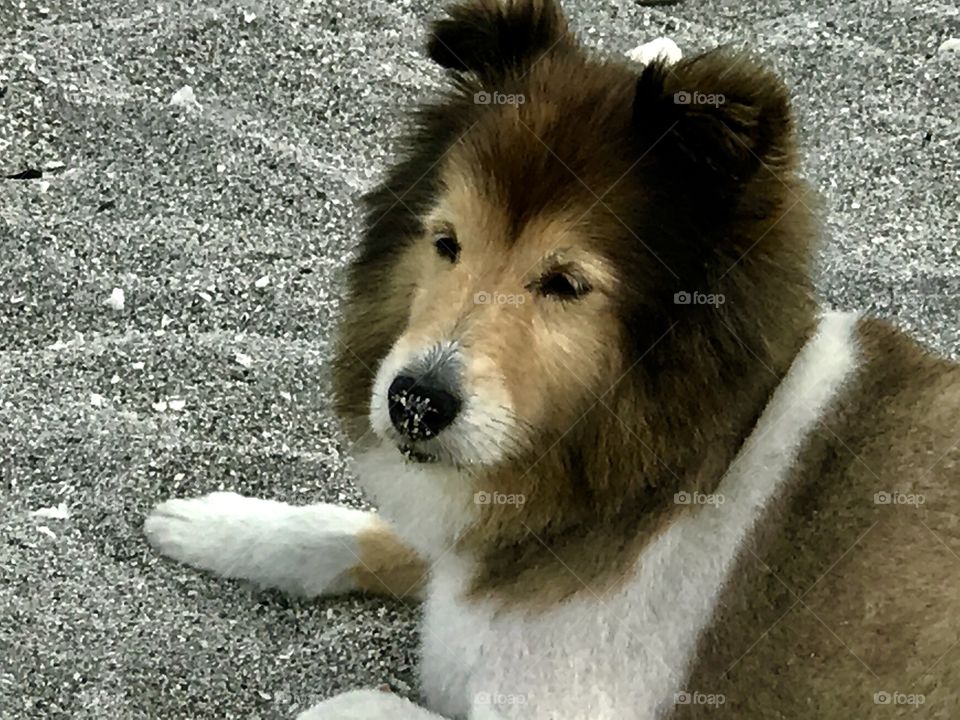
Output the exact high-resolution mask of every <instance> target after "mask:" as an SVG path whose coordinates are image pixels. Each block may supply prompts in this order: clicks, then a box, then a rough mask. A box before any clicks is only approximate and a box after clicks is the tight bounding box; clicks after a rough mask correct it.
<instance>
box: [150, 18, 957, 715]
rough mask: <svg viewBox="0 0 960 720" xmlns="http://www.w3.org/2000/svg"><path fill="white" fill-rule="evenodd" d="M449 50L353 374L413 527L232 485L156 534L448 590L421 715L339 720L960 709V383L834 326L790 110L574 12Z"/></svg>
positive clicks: (463, 28)
mask: <svg viewBox="0 0 960 720" xmlns="http://www.w3.org/2000/svg"><path fill="white" fill-rule="evenodd" d="M427 53H428V55H429V57H430V59H431V60H432V61H433V62H435V63H437V64H439V65H440V66H441V67H442V68H444V69H445V70H446V72H447V74H448V75H449V87H448V89H447V91H446V92H445V94H444V95H443V96H442V97H441V98H440V99H439V100H437V101H436V102H434V103H433V104H428V105H426V106H425V107H424V108H423V109H421V110H420V111H419V113H418V114H417V116H416V117H415V119H414V123H413V124H414V125H415V128H414V129H413V130H412V132H411V135H410V137H409V138H408V140H409V142H408V144H407V147H408V150H407V152H406V154H405V155H404V157H403V158H402V159H401V160H400V161H399V162H398V163H397V164H396V165H395V166H394V167H393V169H392V170H390V171H389V173H388V175H387V177H386V179H385V180H384V181H383V183H382V185H380V186H379V187H378V188H377V189H375V190H374V191H373V192H371V193H370V194H369V195H368V196H367V197H366V231H365V234H364V236H363V239H362V242H361V244H360V247H359V251H358V254H357V256H356V259H355V260H354V261H353V263H352V265H351V266H350V269H349V274H348V294H347V297H346V299H345V301H344V305H343V318H342V325H341V329H340V341H339V343H338V351H337V352H338V354H337V357H336V358H335V360H334V383H333V384H334V397H335V406H336V410H337V413H338V415H339V417H340V419H341V421H342V425H343V428H344V431H345V432H346V434H347V435H348V436H349V438H350V440H351V441H352V443H353V455H354V456H355V463H356V466H355V469H356V475H357V478H358V481H359V482H360V484H361V486H362V487H363V488H364V489H365V490H366V491H367V493H368V494H369V496H370V497H371V499H372V500H373V501H374V502H375V504H376V505H377V506H378V508H379V512H367V511H361V510H357V509H352V508H345V507H337V506H334V505H330V504H318V505H310V506H304V507H293V506H289V505H286V504H282V503H278V502H273V501H268V500H262V499H256V498H248V497H241V496H239V495H235V494H232V493H214V494H212V495H208V496H206V497H202V498H196V499H173V500H168V501H167V502H164V503H162V504H160V505H159V506H158V507H157V508H156V509H155V510H154V511H153V512H152V513H151V514H150V515H149V517H148V518H147V520H146V523H145V532H146V535H147V537H148V538H149V541H150V542H151V543H152V544H153V545H154V546H155V547H156V548H157V549H158V550H159V551H160V552H162V553H163V554H165V555H167V556H170V557H172V558H175V559H176V560H179V561H182V562H184V563H189V564H190V565H193V566H196V567H198V568H203V569H206V570H209V571H212V572H214V573H217V574H219V575H222V576H226V577H232V578H241V579H245V580H248V581H252V582H255V583H257V584H259V585H262V586H267V587H272V588H279V589H281V590H284V591H287V592H292V593H298V594H301V595H305V596H311V597H314V596H321V595H330V594H336V593H347V592H368V593H379V594H383V595H386V596H390V597H399V598H412V597H416V598H420V599H422V600H423V603H424V606H423V607H424V611H423V623H422V648H421V659H422V666H421V682H422V702H423V704H422V705H417V704H415V703H413V702H412V701H411V700H409V699H406V698H402V697H399V696H397V695H394V694H392V693H390V692H381V691H379V690H376V689H367V690H364V689H358V690H356V691H352V692H349V693H346V694H343V695H339V696H336V697H333V698H330V699H328V700H326V701H323V702H321V703H320V704H319V705H316V706H315V707H313V708H312V709H310V710H308V711H306V712H305V713H304V714H303V715H302V716H301V717H302V718H305V719H309V720H334V719H340V720H343V719H345V718H358V719H359V718H362V719H363V720H371V719H375V718H383V719H387V718H389V719H390V720H426V719H427V718H433V719H434V720H436V719H438V718H448V719H452V718H470V720H483V719H487V718H518V719H519V718H522V719H523V720H631V719H633V720H648V719H653V718H656V719H658V720H659V719H662V718H670V719H671V720H673V719H677V718H700V717H710V718H717V717H729V718H738V719H742V718H746V719H747V720H753V719H766V718H792V719H796V718H811V719H812V718H817V719H820V718H840V717H854V718H873V717H877V718H888V717H906V716H909V717H924V718H952V717H956V713H957V712H958V711H957V708H958V707H960V522H958V520H957V517H958V515H960V449H958V446H957V442H958V439H960V437H958V433H960V367H958V366H957V365H956V364H954V363H952V362H951V361H949V360H948V359H945V358H942V357H937V356H935V355H933V354H932V353H930V352H928V351H926V350H924V349H923V348H922V347H921V346H919V345H918V344H917V343H916V342H915V341H913V340H912V339H910V338H909V337H907V336H906V335H905V334H903V333H901V332H900V331H898V330H897V329H896V328H895V327H893V326H892V325H891V324H889V323H887V322H884V321H881V320H877V319H870V318H867V317H861V316H859V315H856V314H852V313H838V312H830V311H825V310H823V309H821V308H820V307H819V306H818V304H817V301H816V299H815V296H814V292H813V290H812V284H811V280H810V271H809V266H810V262H811V256H812V253H813V251H814V249H815V247H816V242H817V238H818V236H819V235H820V229H819V225H818V222H817V215H816V212H815V210H812V209H811V207H813V208H815V207H816V205H815V197H814V195H813V193H812V191H811V190H810V189H809V188H808V187H807V186H806V184H805V183H804V182H803V181H802V180H801V178H800V176H799V173H798V159H797V149H796V146H795V140H794V129H793V119H792V115H791V110H790V102H789V95H788V91H787V89H786V88H785V87H784V84H783V83H782V82H781V81H780V80H779V79H778V78H777V77H776V76H775V75H774V74H773V73H772V72H770V71H769V70H767V69H766V68H765V67H764V66H763V65H762V64H760V63H758V62H757V61H756V60H754V59H752V58H751V57H749V56H747V55H744V54H740V53H734V52H730V51H728V50H724V49H720V50H714V51H710V52H706V53H704V54H700V55H696V56H693V57H689V58H686V59H680V60H677V61H676V62H671V60H673V59H675V58H666V57H664V56H658V57H654V58H646V60H645V64H643V65H641V64H638V63H631V62H629V61H627V60H618V59H599V58H596V57H594V56H592V55H591V54H590V53H589V52H588V51H587V50H585V49H584V48H582V47H581V46H580V45H579V44H578V43H577V41H576V40H575V39H574V37H573V35H572V34H571V32H570V31H569V29H568V25H567V22H566V20H565V17H564V15H563V13H562V11H561V9H560V7H559V6H558V5H557V4H556V2H554V0H506V1H505V2H495V1H494V0H466V2H464V3H462V4H459V5H455V6H453V7H452V8H450V9H449V10H448V14H447V15H445V16H444V17H443V18H442V19H440V20H439V21H437V22H436V23H434V24H433V25H432V27H431V30H430V35H429V40H428V43H427Z"/></svg>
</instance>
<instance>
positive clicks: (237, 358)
mask: <svg viewBox="0 0 960 720" xmlns="http://www.w3.org/2000/svg"><path fill="white" fill-rule="evenodd" d="M233 360H234V362H236V363H237V365H240V366H241V367H245V368H248V367H250V366H251V365H253V358H252V357H250V356H249V355H247V354H246V353H242V352H238V353H237V354H235V355H234V356H233Z"/></svg>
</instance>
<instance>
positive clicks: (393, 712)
mask: <svg viewBox="0 0 960 720" xmlns="http://www.w3.org/2000/svg"><path fill="white" fill-rule="evenodd" d="M297 720H443V719H442V718H441V717H440V716H439V715H435V714H433V713H431V712H429V711H427V710H424V709H423V708H421V707H419V706H417V705H414V704H413V703H412V702H410V701H409V700H406V699H405V698H402V697H400V696H399V695H394V694H393V693H391V692H383V691H382V690H353V691H351V692H347V693H343V694H342V695H334V696H333V697H332V698H330V699H329V700H324V701H323V702H322V703H319V704H317V705H314V706H313V707H312V708H310V709H309V710H307V711H306V712H303V713H300V714H299V715H297Z"/></svg>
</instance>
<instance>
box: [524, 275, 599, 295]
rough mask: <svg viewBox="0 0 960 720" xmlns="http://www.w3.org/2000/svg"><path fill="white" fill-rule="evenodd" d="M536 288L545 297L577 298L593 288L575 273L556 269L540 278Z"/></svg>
mask: <svg viewBox="0 0 960 720" xmlns="http://www.w3.org/2000/svg"><path fill="white" fill-rule="evenodd" d="M536 290H537V292H539V293H540V294H541V295H543V296H544V297H553V298H557V299H558V300H576V299H578V298H581V297H583V296H584V295H586V294H587V293H588V292H590V290H591V288H590V284H589V283H588V282H587V281H586V280H583V279H582V278H580V277H579V276H577V275H575V274H573V273H569V272H564V271H560V270H554V271H551V272H548V273H547V274H546V275H544V276H543V277H541V278H540V280H539V281H538V282H537V283H536Z"/></svg>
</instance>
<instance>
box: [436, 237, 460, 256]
mask: <svg viewBox="0 0 960 720" xmlns="http://www.w3.org/2000/svg"><path fill="white" fill-rule="evenodd" d="M433 246H434V247H435V248H436V249H437V253H438V254H439V255H440V257H442V258H445V259H447V260H449V261H450V262H452V263H455V262H456V261H457V259H458V258H459V257H460V243H458V242H457V239H456V238H455V237H453V236H452V235H438V236H437V237H436V238H435V239H434V241H433Z"/></svg>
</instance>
